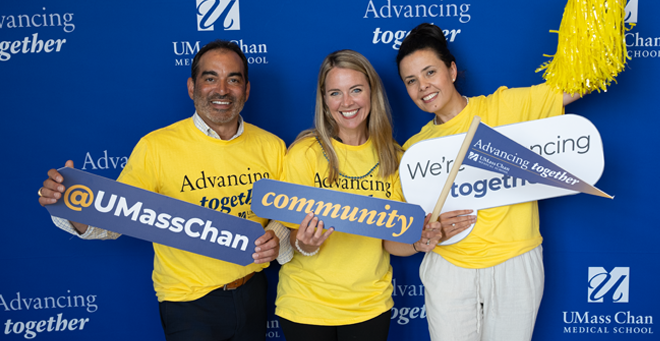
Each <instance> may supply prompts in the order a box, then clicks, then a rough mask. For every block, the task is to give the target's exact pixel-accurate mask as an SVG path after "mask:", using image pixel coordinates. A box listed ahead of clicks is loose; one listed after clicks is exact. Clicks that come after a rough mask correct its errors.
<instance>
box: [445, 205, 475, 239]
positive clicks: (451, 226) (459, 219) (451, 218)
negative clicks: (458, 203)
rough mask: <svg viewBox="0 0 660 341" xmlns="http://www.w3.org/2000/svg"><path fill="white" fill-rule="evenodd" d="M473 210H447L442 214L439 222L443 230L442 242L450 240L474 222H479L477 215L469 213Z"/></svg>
mask: <svg viewBox="0 0 660 341" xmlns="http://www.w3.org/2000/svg"><path fill="white" fill-rule="evenodd" d="M472 212H474V211H473V210H456V211H450V212H445V213H443V214H441V215H440V217H439V219H438V220H439V223H440V229H441V230H442V238H441V239H440V242H444V241H445V240H449V239H450V238H451V237H453V236H455V235H457V234H459V233H461V232H463V231H465V230H466V229H467V228H468V227H470V226H472V224H474V223H476V222H477V216H476V215H469V214H470V213H472Z"/></svg>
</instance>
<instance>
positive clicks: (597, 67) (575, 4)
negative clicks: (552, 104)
mask: <svg viewBox="0 0 660 341" xmlns="http://www.w3.org/2000/svg"><path fill="white" fill-rule="evenodd" d="M624 16H625V0H569V1H568V3H567V4H566V8H565V10H564V17H563V18H562V20H561V25H560V27H559V31H550V32H555V33H558V35H559V41H558V44H557V52H556V53H555V55H554V56H550V55H544V56H546V57H553V58H552V60H551V61H549V62H545V63H543V65H541V66H540V67H539V68H538V69H537V70H536V72H539V71H542V70H545V72H544V73H543V78H545V80H546V82H547V83H548V84H549V85H550V86H554V87H556V88H558V89H560V90H561V91H563V92H566V93H569V94H571V95H574V94H580V95H584V94H587V93H590V92H592V91H594V90H598V91H599V92H600V91H601V90H603V91H607V86H609V85H610V83H611V82H612V81H614V82H616V79H615V77H616V76H617V75H618V74H619V72H621V71H623V69H624V68H625V65H626V59H628V55H627V51H626V44H625V39H624V33H625V30H626V28H625V24H624Z"/></svg>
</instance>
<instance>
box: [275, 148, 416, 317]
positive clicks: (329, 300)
mask: <svg viewBox="0 0 660 341" xmlns="http://www.w3.org/2000/svg"><path fill="white" fill-rule="evenodd" d="M333 147H334V149H335V151H336V153H337V157H338V159H339V170H340V172H341V173H342V174H344V175H347V176H352V177H359V176H362V175H364V174H366V173H367V172H369V170H370V169H372V168H373V167H374V165H375V164H376V163H377V162H378V157H377V155H376V153H375V150H374V148H373V144H372V142H371V140H368V141H367V142H366V143H365V144H363V145H361V146H349V145H345V144H342V143H340V142H337V141H334V140H333ZM378 171H379V169H378V168H376V169H374V171H373V172H372V173H371V174H370V175H368V176H366V177H364V178H362V179H359V180H351V179H347V178H346V177H343V176H340V177H339V178H338V181H337V182H336V183H330V182H329V181H328V179H327V176H328V161H327V159H326V158H325V157H324V156H323V150H322V149H321V146H320V144H319V143H318V142H317V140H316V139H315V138H307V139H304V140H302V141H300V142H298V143H296V144H295V145H294V146H293V147H292V148H291V149H290V150H289V152H288V154H287V156H286V157H285V162H284V172H283V176H282V178H283V180H284V181H289V182H292V183H296V184H301V185H306V186H313V187H319V188H331V189H332V190H338V191H342V192H347V193H353V194H360V195H367V196H373V197H376V198H382V199H389V200H397V201H401V200H402V198H403V196H402V194H401V187H400V183H399V175H398V173H396V174H393V175H391V176H389V177H388V178H386V179H383V178H381V177H379V176H378ZM287 226H289V227H291V228H296V229H297V228H298V227H299V224H287ZM327 227H329V226H327ZM275 305H276V306H277V307H276V310H275V314H276V315H278V316H281V317H283V318H285V319H287V320H290V321H293V322H297V323H304V324H313V325H327V326H337V325H346V324H354V323H359V322H364V321H367V320H369V319H372V318H374V317H376V316H378V315H380V314H382V313H383V312H385V311H388V310H389V309H391V308H392V306H393V305H394V302H393V301H392V267H391V266H390V255H389V253H387V252H386V251H385V250H384V249H383V243H382V240H381V239H375V238H369V237H362V236H357V235H353V234H347V233H342V232H337V231H335V232H333V233H332V235H330V237H329V238H328V239H327V240H326V241H325V242H324V243H323V245H321V249H320V250H319V252H318V253H317V254H316V255H314V256H309V257H308V256H303V255H301V254H300V253H297V252H296V253H295V255H294V257H293V260H291V261H290V262H289V263H286V264H284V265H283V266H282V268H281V270H280V281H279V284H278V287H277V300H276V302H275Z"/></svg>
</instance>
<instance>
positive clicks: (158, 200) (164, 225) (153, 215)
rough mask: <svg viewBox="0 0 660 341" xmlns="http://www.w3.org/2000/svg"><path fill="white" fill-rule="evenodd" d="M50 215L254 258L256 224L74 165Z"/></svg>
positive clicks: (219, 254) (243, 261)
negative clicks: (80, 168) (61, 195)
mask: <svg viewBox="0 0 660 341" xmlns="http://www.w3.org/2000/svg"><path fill="white" fill-rule="evenodd" d="M58 171H59V172H60V174H62V176H63V177H64V182H63V184H64V186H65V187H66V191H65V193H64V195H63V197H62V199H60V200H59V201H58V202H57V204H54V205H48V206H46V208H47V209H48V212H50V214H51V215H53V216H56V217H61V218H65V219H68V220H71V221H76V222H79V223H83V224H88V225H91V226H96V227H100V228H103V229H106V230H110V231H113V232H118V233H121V234H125V235H128V236H131V237H135V238H139V239H143V240H146V241H150V242H153V243H158V244H162V245H167V246H170V247H174V248H177V249H181V250H185V251H189V252H193V253H197V254H200V255H203V256H208V257H212V258H216V259H220V260H223V261H226V262H231V263H235V264H238V265H248V264H250V263H252V262H253V259H252V254H253V253H254V248H255V245H254V242H255V240H256V239H257V238H259V237H260V236H261V235H263V234H264V229H263V227H262V226H261V224H259V223H256V222H254V221H251V220H247V219H242V218H239V217H235V216H232V215H229V214H226V213H222V212H218V211H214V210H211V209H208V208H205V207H201V206H197V205H194V204H190V203H187V202H185V201H181V200H177V199H173V198H170V197H167V196H164V195H161V194H157V193H154V192H150V191H147V190H143V189H140V188H137V187H133V186H129V185H125V184H122V183H119V182H116V181H114V180H110V179H108V178H104V177H101V176H98V175H94V174H91V173H87V172H84V171H81V170H78V169H73V168H61V169H59V170H58Z"/></svg>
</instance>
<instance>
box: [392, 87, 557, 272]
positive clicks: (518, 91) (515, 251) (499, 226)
mask: <svg viewBox="0 0 660 341" xmlns="http://www.w3.org/2000/svg"><path fill="white" fill-rule="evenodd" d="M563 113H564V107H563V94H562V93H561V92H558V91H555V90H553V89H551V88H550V87H548V86H547V85H545V84H541V85H536V86H532V87H529V88H514V89H507V88H506V87H500V88H499V89H497V91H496V92H495V93H493V94H492V95H490V96H487V97H485V96H479V97H472V98H470V101H469V103H468V105H467V106H466V107H465V108H464V109H463V111H461V112H460V113H459V114H458V115H457V116H456V117H454V118H453V119H451V120H449V121H448V122H446V123H444V124H440V125H435V124H433V121H431V122H429V123H427V124H426V125H425V126H424V127H423V128H422V130H421V131H420V132H419V133H417V134H416V135H415V136H413V137H411V138H410V139H409V140H408V141H407V142H406V143H405V144H404V145H403V148H404V149H408V148H409V147H410V146H412V145H413V144H415V143H417V142H420V141H423V140H427V139H431V138H436V137H442V136H448V135H454V134H460V133H464V132H466V131H467V130H468V128H469V127H470V123H471V122H472V119H473V118H474V116H479V117H481V121H482V122H483V123H485V124H487V125H489V126H491V127H496V126H501V125H505V124H512V123H518V122H524V121H530V120H536V119H540V118H546V117H551V116H557V115H561V114H563ZM542 241H543V238H542V237H541V233H540V232H539V214H538V205H537V202H536V201H532V202H525V203H521V204H516V205H509V206H501V207H495V208H489V209H484V210H479V212H478V214H477V223H476V225H475V226H474V229H473V230H472V232H471V233H470V234H469V235H468V236H467V237H466V238H465V239H463V240H461V241H460V242H458V243H456V244H453V245H445V246H438V247H436V248H435V250H434V251H435V252H436V253H438V254H440V255H441V256H442V257H443V258H445V259H446V260H447V261H449V262H451V263H452V264H454V265H456V266H460V267H464V268H473V269H481V268H487V267H491V266H494V265H497V264H500V263H502V262H504V261H506V260H507V259H510V258H513V257H516V256H518V255H521V254H523V253H525V252H527V251H530V250H532V249H534V248H535V247H537V246H539V245H541V242H542Z"/></svg>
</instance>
